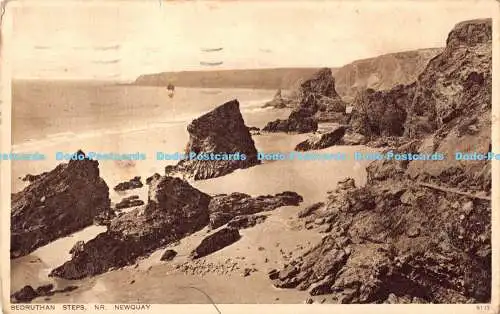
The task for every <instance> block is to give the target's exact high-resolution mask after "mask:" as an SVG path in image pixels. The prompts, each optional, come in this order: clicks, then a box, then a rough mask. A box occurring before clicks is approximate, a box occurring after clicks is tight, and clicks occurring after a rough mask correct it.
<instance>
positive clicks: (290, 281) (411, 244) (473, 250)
mask: <svg viewBox="0 0 500 314" xmlns="http://www.w3.org/2000/svg"><path fill="white" fill-rule="evenodd" d="M473 73H475V74H473ZM471 77H473V79H472V78H471ZM481 77H482V78H483V79H481ZM405 88H408V89H410V90H412V91H411V92H412V93H414V94H413V97H409V99H411V102H410V103H409V107H408V109H407V116H408V118H407V121H405V124H404V130H405V133H406V134H405V135H407V136H409V137H411V139H410V140H408V139H406V143H404V144H402V145H397V146H394V147H391V148H390V149H391V150H393V153H394V154H397V153H399V154H404V155H406V156H408V155H407V154H410V155H411V156H413V155H414V154H423V155H426V156H434V155H436V156H437V155H438V154H441V153H444V154H447V156H446V159H444V160H442V161H440V160H427V161H420V160H414V159H413V157H412V158H408V157H407V158H406V160H405V159H404V158H399V159H397V160H396V159H393V160H386V159H384V160H379V161H374V162H372V163H371V164H370V166H369V167H368V168H367V173H368V184H367V185H366V186H365V187H361V188H358V187H356V186H355V184H354V180H352V179H347V180H344V181H341V182H339V183H338V188H337V189H336V190H335V191H333V193H331V194H330V195H329V197H328V200H327V201H326V202H325V204H324V205H323V204H319V205H318V206H315V207H314V208H310V209H307V210H304V211H303V212H301V217H302V219H304V224H305V226H306V227H308V226H309V227H314V226H317V227H318V230H323V231H324V230H330V231H328V232H327V233H328V235H327V236H326V237H325V238H324V239H323V241H322V242H321V243H319V244H318V245H317V246H316V247H315V248H314V249H312V250H311V251H309V252H307V253H306V254H304V255H303V256H302V257H299V258H298V259H296V260H294V261H292V262H291V263H290V264H289V265H288V266H287V267H285V268H284V269H282V270H281V271H275V272H273V273H272V274H271V277H272V278H271V279H272V280H273V281H274V284H275V285H276V286H277V287H283V288H292V287H296V288H298V289H302V290H306V289H307V290H308V291H309V294H310V295H311V296H316V295H328V296H327V301H328V302H332V303H382V302H385V303H394V302H405V303H476V302H477V303H488V302H489V301H490V298H491V251H492V250H491V201H490V198H489V196H488V194H490V193H491V165H490V162H488V161H473V162H471V161H468V162H467V161H465V162H464V161H460V160H455V156H454V152H455V151H457V150H458V151H460V150H462V151H476V152H482V153H486V152H488V151H490V150H491V138H490V124H491V120H490V119H491V20H475V21H469V22H464V23H460V24H458V25H457V26H456V27H455V28H454V29H453V31H452V32H451V33H450V35H449V37H448V41H447V47H446V49H445V50H444V52H443V53H442V54H441V55H439V56H437V57H436V58H435V59H433V60H432V61H431V62H430V63H429V65H428V67H427V68H426V70H425V71H424V72H423V73H422V74H421V75H420V77H419V79H418V80H417V82H416V83H414V84H412V85H408V86H406V87H405V86H402V87H401V86H400V87H397V88H396V90H397V93H395V89H393V90H392V93H394V94H393V95H391V91H388V92H382V93H380V94H379V96H380V97H381V98H382V99H384V97H386V98H385V99H388V100H391V99H392V100H393V101H394V102H397V101H396V100H395V99H398V97H397V95H403V96H402V97H403V98H405V97H406V96H404V95H406V94H407V93H406V92H405ZM373 93H378V92H373ZM373 101H378V100H376V99H375V98H373ZM383 105H384V104H383V103H381V102H380V103H379V105H376V106H375V107H374V108H373V110H374V113H373V114H376V113H377V111H378V110H379V109H380V108H383ZM386 105H387V106H389V107H390V104H386ZM368 107H369V106H368ZM390 108H391V107H390ZM392 108H396V106H394V104H392ZM422 126H424V127H422ZM370 127H373V126H371V125H370ZM383 129H384V130H385V131H387V130H388V128H385V127H384V128H383Z"/></svg>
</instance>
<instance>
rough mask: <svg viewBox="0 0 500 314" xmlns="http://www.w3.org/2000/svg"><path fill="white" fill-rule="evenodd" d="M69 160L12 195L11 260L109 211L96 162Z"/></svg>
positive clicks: (76, 229) (108, 203)
mask: <svg viewBox="0 0 500 314" xmlns="http://www.w3.org/2000/svg"><path fill="white" fill-rule="evenodd" d="M76 155H77V156H82V159H83V160H71V161H70V162H69V163H63V164H60V165H58V166H57V167H56V168H55V169H53V170H52V171H49V172H47V173H46V174H44V175H43V176H40V177H39V178H38V179H36V180H35V181H33V182H32V183H31V184H30V185H29V186H27V187H26V188H24V189H23V190H22V191H21V192H18V193H14V194H12V212H11V228H12V232H11V250H10V252H11V257H13V258H15V257H19V256H23V255H26V254H28V253H30V252H32V251H34V250H36V249H37V248H39V247H41V246H43V245H45V244H47V243H49V242H51V241H54V240H56V239H58V238H60V237H64V236H67V235H69V234H71V233H73V232H75V231H78V230H81V229H83V228H85V227H87V226H90V225H92V224H93V220H94V218H95V217H96V216H98V215H99V214H102V213H104V212H109V211H110V210H109V206H110V200H109V189H108V186H107V185H106V183H105V182H104V180H103V179H102V178H101V177H99V167H98V166H99V163H98V162H97V161H92V160H88V159H84V158H83V156H85V154H84V153H83V152H81V151H78V152H77V154H76Z"/></svg>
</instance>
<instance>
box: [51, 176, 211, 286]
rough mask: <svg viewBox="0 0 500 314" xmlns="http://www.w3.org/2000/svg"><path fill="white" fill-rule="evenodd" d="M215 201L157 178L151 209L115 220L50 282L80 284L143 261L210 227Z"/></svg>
mask: <svg viewBox="0 0 500 314" xmlns="http://www.w3.org/2000/svg"><path fill="white" fill-rule="evenodd" d="M209 202H210V196H208V195H207V194H205V193H203V192H201V191H199V190H197V189H195V188H193V187H192V186H191V185H189V183H187V182H186V181H184V180H182V179H180V178H174V177H160V178H153V179H152V180H151V181H150V184H149V195H148V203H147V204H146V205H144V206H141V207H139V208H136V209H133V210H131V211H130V212H127V213H125V214H123V215H121V216H119V217H116V218H115V219H113V220H112V221H111V223H110V225H109V228H108V231H106V232H104V233H101V234H99V235H97V237H95V238H94V239H92V240H89V241H88V242H86V243H85V244H84V245H83V249H82V250H79V251H77V252H76V254H74V256H73V257H72V259H71V260H70V261H68V262H66V263H64V264H63V265H61V266H59V267H57V268H55V269H54V270H52V272H51V273H50V276H55V277H61V278H65V279H80V278H84V277H87V276H93V275H97V274H101V273H104V272H106V271H108V270H110V269H111V268H120V267H123V266H127V265H131V264H134V263H135V262H136V261H137V259H138V258H140V257H143V256H146V255H148V254H150V253H151V252H153V251H155V250H156V249H158V248H160V247H163V246H165V245H167V244H169V243H173V242H175V241H177V240H179V239H181V238H183V237H185V236H187V235H189V234H192V233H194V232H196V231H199V230H201V229H202V228H203V227H205V226H206V225H207V224H208V222H209V212H208V204H209Z"/></svg>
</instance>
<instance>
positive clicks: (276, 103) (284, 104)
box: [262, 89, 293, 109]
mask: <svg viewBox="0 0 500 314" xmlns="http://www.w3.org/2000/svg"><path fill="white" fill-rule="evenodd" d="M268 107H272V108H275V109H283V108H289V107H293V101H292V100H291V99H285V98H283V96H282V94H281V89H278V90H277V91H276V94H275V95H274V97H273V99H271V101H268V102H267V103H265V104H264V106H262V108H268Z"/></svg>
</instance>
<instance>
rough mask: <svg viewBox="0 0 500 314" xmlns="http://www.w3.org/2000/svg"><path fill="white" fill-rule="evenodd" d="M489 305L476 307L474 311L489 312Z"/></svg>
mask: <svg viewBox="0 0 500 314" xmlns="http://www.w3.org/2000/svg"><path fill="white" fill-rule="evenodd" d="M489 309H490V306H489V305H476V310H478V311H489Z"/></svg>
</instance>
